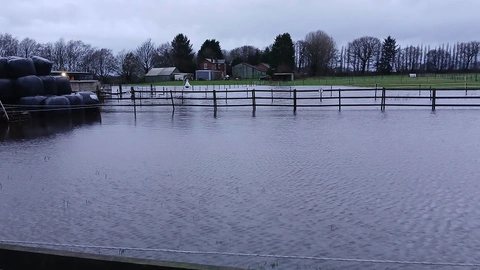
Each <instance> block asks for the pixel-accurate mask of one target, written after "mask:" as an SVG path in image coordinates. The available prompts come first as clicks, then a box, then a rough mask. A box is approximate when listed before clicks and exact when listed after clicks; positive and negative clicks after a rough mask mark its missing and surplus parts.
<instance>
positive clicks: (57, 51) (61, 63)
mask: <svg viewBox="0 0 480 270" xmlns="http://www.w3.org/2000/svg"><path fill="white" fill-rule="evenodd" d="M66 53H67V45H66V43H65V39H63V38H61V39H59V40H58V41H57V42H55V44H53V59H51V60H52V61H53V68H54V69H56V70H65V69H66V65H65V64H66V58H67V54H66Z"/></svg>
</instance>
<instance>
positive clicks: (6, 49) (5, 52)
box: [0, 34, 19, 57]
mask: <svg viewBox="0 0 480 270" xmlns="http://www.w3.org/2000/svg"><path fill="white" fill-rule="evenodd" d="M18 43H19V42H18V39H17V38H15V37H13V36H12V35H10V34H3V35H2V34H0V56H4V57H5V56H14V55H17V53H18V45H19V44H18Z"/></svg>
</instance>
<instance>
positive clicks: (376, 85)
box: [375, 84, 378, 100]
mask: <svg viewBox="0 0 480 270" xmlns="http://www.w3.org/2000/svg"><path fill="white" fill-rule="evenodd" d="M377 87H378V84H375V100H377Z"/></svg>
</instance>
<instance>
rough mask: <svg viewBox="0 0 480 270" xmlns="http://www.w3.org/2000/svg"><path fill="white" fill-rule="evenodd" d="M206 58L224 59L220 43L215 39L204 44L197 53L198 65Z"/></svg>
mask: <svg viewBox="0 0 480 270" xmlns="http://www.w3.org/2000/svg"><path fill="white" fill-rule="evenodd" d="M205 58H211V59H223V58H224V55H223V52H222V48H221V47H220V42H219V41H217V40H215V39H207V40H205V42H203V44H202V46H201V47H200V50H198V53H197V63H198V64H200V62H202V61H203V60H205Z"/></svg>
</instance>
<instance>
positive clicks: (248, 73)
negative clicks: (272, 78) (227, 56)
mask: <svg viewBox="0 0 480 270" xmlns="http://www.w3.org/2000/svg"><path fill="white" fill-rule="evenodd" d="M265 75H267V73H266V72H265V71H261V70H260V69H258V68H257V67H255V66H252V65H250V64H248V63H240V64H238V65H235V66H233V67H232V76H233V77H234V78H242V79H258V78H260V77H262V76H265Z"/></svg>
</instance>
